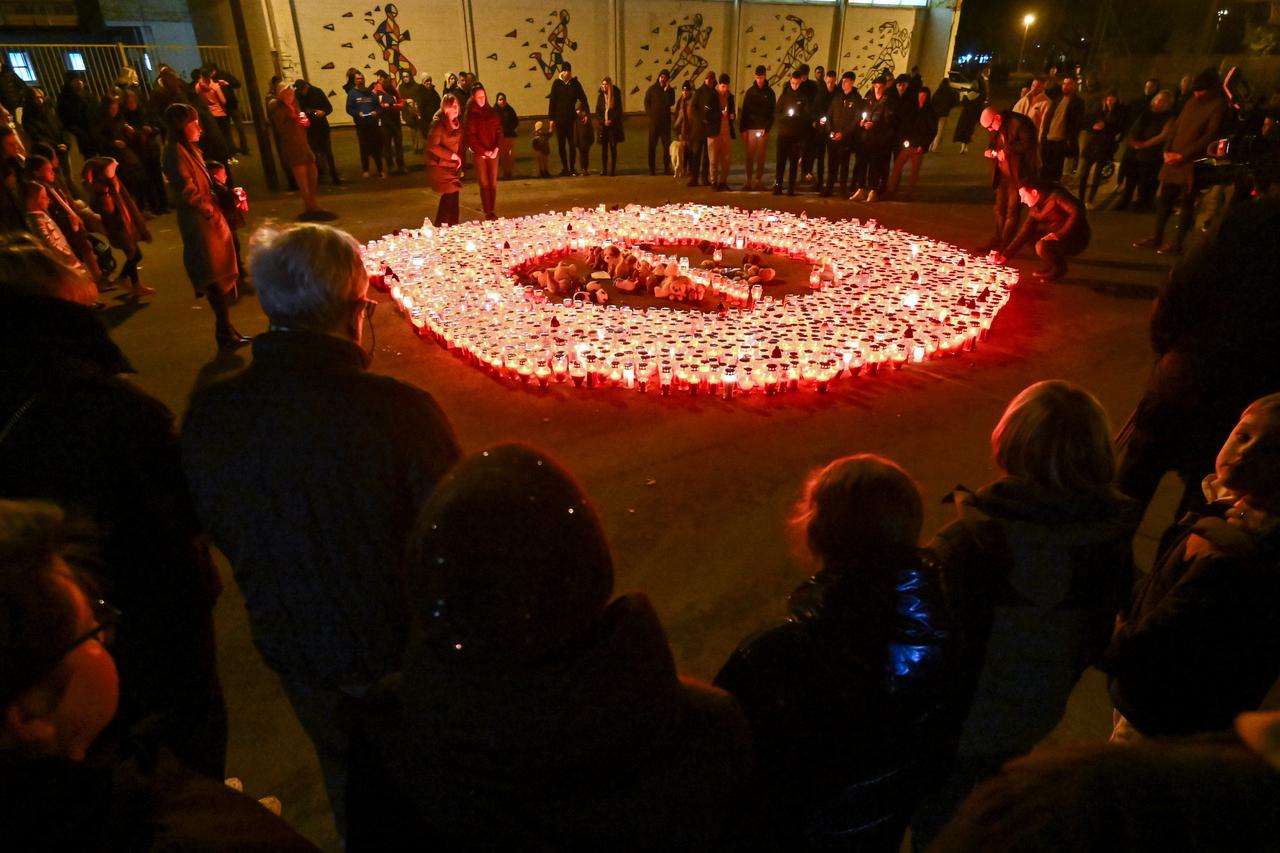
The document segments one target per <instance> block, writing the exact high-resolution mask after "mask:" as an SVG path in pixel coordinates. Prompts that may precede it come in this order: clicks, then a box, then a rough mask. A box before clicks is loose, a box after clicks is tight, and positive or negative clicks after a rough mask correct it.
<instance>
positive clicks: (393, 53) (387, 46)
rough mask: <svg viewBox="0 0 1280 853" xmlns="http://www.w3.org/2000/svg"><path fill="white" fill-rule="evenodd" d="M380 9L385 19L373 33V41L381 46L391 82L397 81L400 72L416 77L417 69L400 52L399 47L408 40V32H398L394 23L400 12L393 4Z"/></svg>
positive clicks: (398, 27)
mask: <svg viewBox="0 0 1280 853" xmlns="http://www.w3.org/2000/svg"><path fill="white" fill-rule="evenodd" d="M382 9H383V11H384V12H385V13H386V16H387V17H386V20H384V21H383V22H382V23H381V24H378V28H377V29H376V30H374V31H373V39H374V41H376V42H377V43H378V44H380V45H381V46H382V58H383V59H385V60H386V62H387V71H389V72H390V73H391V77H392V79H393V80H394V79H399V76H400V72H401V71H408V72H409V73H410V74H411V75H412V76H414V77H417V76H418V67H417V66H416V65H414V64H413V60H412V59H410V58H409V57H407V56H405V55H404V53H403V52H402V51H401V50H400V45H401V44H403V43H404V42H407V41H408V40H409V31H408V30H405V31H404V32H400V24H399V23H398V22H397V21H396V18H397V17H399V15H400V10H399V9H398V8H396V4H395V3H388V4H387V5H385V6H383V7H382Z"/></svg>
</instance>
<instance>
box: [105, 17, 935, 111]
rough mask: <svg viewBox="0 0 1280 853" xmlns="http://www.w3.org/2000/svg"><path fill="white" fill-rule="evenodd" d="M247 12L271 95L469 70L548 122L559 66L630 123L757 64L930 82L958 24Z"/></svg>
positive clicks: (931, 20) (202, 29)
mask: <svg viewBox="0 0 1280 853" xmlns="http://www.w3.org/2000/svg"><path fill="white" fill-rule="evenodd" d="M123 1H124V0H121V2H123ZM168 1H169V0H141V2H168ZM243 2H244V3H245V15H246V19H247V23H248V26H249V29H250V39H251V42H252V43H253V47H254V52H255V57H256V61H257V62H258V64H259V69H258V73H259V77H260V78H261V79H262V81H263V83H264V84H265V80H266V78H267V77H269V76H270V75H271V74H272V73H275V70H276V68H277V67H278V68H279V69H280V70H282V71H283V73H284V74H285V75H286V76H304V75H305V76H306V77H307V78H308V79H309V80H310V81H311V82H312V84H313V85H318V86H320V87H321V88H323V89H324V90H325V91H326V92H329V93H334V94H336V95H338V96H340V95H341V92H342V83H343V82H344V80H345V72H346V69H347V68H348V67H355V68H359V69H361V70H363V71H364V72H365V74H366V76H371V75H372V74H373V73H374V72H375V71H377V70H379V69H386V70H388V71H395V70H397V69H399V68H408V69H412V70H413V71H414V72H415V73H416V75H417V76H418V78H419V79H420V78H421V76H422V74H424V73H427V72H430V73H431V74H432V76H433V77H434V78H435V82H436V85H437V87H438V88H443V84H444V77H445V74H446V73H447V72H448V71H450V70H458V69H462V68H470V69H473V70H474V71H476V72H477V74H478V75H479V77H480V79H481V80H482V81H483V82H484V83H485V86H486V87H487V88H488V89H489V90H490V92H491V94H496V93H497V92H499V91H502V92H506V94H507V97H508V99H509V100H510V101H511V104H512V106H514V107H515V109H516V111H517V112H518V113H520V114H521V115H537V114H540V113H541V112H542V111H543V110H545V108H546V95H547V92H548V90H549V89H550V86H551V80H552V78H553V77H554V75H555V72H556V69H557V68H558V67H559V63H560V62H562V61H567V62H570V63H572V65H573V70H574V73H575V74H576V75H577V76H578V77H580V78H581V80H582V84H583V87H584V88H585V89H586V90H587V93H588V96H589V97H591V98H592V99H594V94H593V93H594V92H595V90H596V89H597V87H598V85H599V82H600V79H601V78H602V77H604V76H605V75H608V76H611V77H612V78H613V79H614V82H615V83H617V84H618V86H619V88H620V90H621V91H622V93H623V97H624V106H625V108H626V109H627V110H628V111H631V112H635V111H639V110H640V109H641V106H642V99H643V93H644V91H645V89H647V88H648V86H649V85H650V84H651V83H652V82H653V81H654V80H655V79H656V78H657V74H658V72H659V71H660V70H662V69H663V68H668V69H671V70H672V71H673V77H674V82H675V83H676V85H677V86H678V85H679V83H680V82H681V81H683V80H686V79H693V78H695V77H697V76H700V75H701V74H702V73H703V72H705V71H708V70H710V71H715V72H717V73H719V72H723V71H728V73H729V74H730V76H731V77H732V78H733V89H734V90H735V91H741V90H742V89H743V88H745V87H746V85H747V83H748V82H749V81H750V79H751V72H752V70H753V69H754V68H755V66H756V65H764V66H766V67H767V68H768V69H769V71H770V75H771V79H774V80H776V81H778V82H779V83H781V82H782V81H785V79H786V78H787V77H788V76H789V75H790V73H791V71H792V69H793V68H794V67H795V66H797V65H799V64H801V63H807V64H809V65H810V66H815V67H816V66H818V65H823V66H831V65H833V64H834V65H835V67H837V68H838V69H840V70H844V69H852V70H854V71H856V72H857V73H858V76H859V79H865V78H866V77H867V76H868V75H869V74H870V73H871V72H873V71H877V70H879V69H881V68H889V69H891V70H892V71H893V72H894V73H900V72H902V71H906V70H907V69H908V68H909V67H910V65H911V64H913V63H917V62H918V63H919V64H920V65H921V66H922V68H923V69H924V70H925V74H926V79H928V80H929V82H930V83H931V84H932V83H934V82H936V81H935V80H934V79H933V78H935V77H940V76H941V74H942V72H943V70H944V69H945V68H946V67H947V64H948V62H949V59H950V46H951V37H952V35H953V26H952V23H953V19H954V18H955V17H956V16H958V14H959V13H958V12H953V11H952V10H951V9H950V8H949V7H950V5H953V4H951V3H949V2H948V3H939V4H935V5H936V8H930V9H922V8H910V7H869V6H848V7H847V8H846V13H845V18H844V26H843V28H841V27H840V18H839V13H838V9H837V6H836V3H834V2H790V3H786V2H743V1H742V0H740V2H736V3H735V2H733V0H559V1H558V2H557V3H555V4H553V6H554V8H553V6H552V5H544V4H538V3H535V2H534V0H438V2H431V3H407V2H406V3H401V4H394V3H393V4H382V5H379V4H377V3H370V5H368V6H354V5H352V4H351V2H350V0H243ZM190 4H191V9H192V14H193V16H194V17H195V18H196V19H197V21H198V22H199V23H198V25H197V30H198V32H199V35H200V38H201V41H202V42H207V41H209V40H211V39H216V40H217V41H218V42H221V43H234V36H233V34H231V33H230V26H229V18H228V16H227V15H226V14H225V4H226V0H190ZM841 33H843V40H841V38H840V37H841ZM838 42H839V44H838V45H837V43H838ZM335 119H336V120H337V121H338V122H339V123H341V122H343V121H345V120H346V117H345V116H337V115H335Z"/></svg>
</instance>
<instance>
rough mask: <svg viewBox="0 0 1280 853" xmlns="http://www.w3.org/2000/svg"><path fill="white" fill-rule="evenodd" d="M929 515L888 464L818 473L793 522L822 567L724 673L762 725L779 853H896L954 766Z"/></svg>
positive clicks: (858, 463)
mask: <svg viewBox="0 0 1280 853" xmlns="http://www.w3.org/2000/svg"><path fill="white" fill-rule="evenodd" d="M923 516H924V510H923V505H922V502H921V499H920V491H919V489H918V488H917V487H916V484H915V483H914V482H913V481H912V480H911V478H910V476H909V475H907V473H906V472H905V471H903V470H902V469H901V468H899V467H898V466H897V465H896V464H894V463H893V462H891V461H889V460H887V459H882V458H881V457H878V456H873V455H870V454H859V455H856V456H848V457H845V458H843V459H837V460H835V461H834V462H832V463H830V464H829V465H827V466H825V467H823V468H821V469H819V470H818V471H816V472H814V474H813V475H812V476H810V478H809V481H808V484H807V485H806V487H805V492H804V496H803V497H802V498H801V500H800V503H799V504H798V505H797V507H796V511H795V513H794V515H793V521H792V526H793V529H794V530H795V533H796V536H797V538H798V539H799V540H801V541H803V543H804V549H805V550H806V551H807V552H808V553H809V554H810V555H812V557H813V559H815V560H816V561H817V562H818V563H819V564H820V565H821V569H820V571H819V572H818V573H817V574H816V575H814V576H813V577H811V578H810V579H809V580H807V581H805V583H803V584H801V585H800V586H799V587H798V588H797V589H796V590H795V592H793V593H792V594H791V597H790V599H789V600H788V611H789V615H788V618H787V620H786V621H785V622H783V623H781V624H780V625H776V626H774V627H772V628H769V629H767V630H765V631H763V632H761V633H759V634H756V635H755V636H754V637H751V638H749V639H748V640H746V641H745V642H743V643H742V645H740V646H739V647H738V649H737V651H735V652H734V653H733V655H732V656H731V657H730V658H729V661H728V662H727V663H726V664H725V665H724V668H723V669H721V670H720V674H719V675H718V676H716V686H717V687H722V688H724V689H726V690H728V691H729V692H730V693H732V694H733V695H734V697H735V698H737V699H738V701H739V702H741V703H742V706H743V708H744V710H745V711H746V713H747V719H748V720H749V721H750V722H751V730H752V734H753V736H754V740H755V743H756V748H757V750H758V754H759V758H760V771H761V776H762V777H763V778H764V779H765V780H767V781H766V784H767V785H768V789H769V790H768V801H769V803H770V814H771V817H772V820H773V824H774V826H773V833H772V834H773V837H774V839H775V841H776V843H777V844H778V845H779V847H778V849H787V850H802V849H810V850H829V849H856V850H860V851H886V853H897V850H898V847H899V844H900V843H901V840H902V835H903V832H904V831H905V830H906V826H907V821H908V819H909V818H910V816H911V812H912V809H913V807H914V805H915V801H916V799H917V797H918V796H919V794H920V792H921V790H922V789H923V788H924V787H925V786H926V785H927V784H929V782H930V781H932V777H934V776H935V775H936V774H937V773H938V772H939V771H940V770H941V769H942V768H943V767H944V766H945V753H944V750H943V749H942V746H943V744H944V742H945V734H946V731H947V726H946V721H947V719H948V717H949V715H950V714H951V713H952V712H951V708H950V706H949V702H950V701H951V700H953V699H954V692H953V687H954V684H955V680H954V679H953V677H952V674H953V671H954V670H953V666H952V663H953V662H952V660H951V659H950V657H949V656H950V653H951V649H950V639H951V635H950V632H949V630H948V627H947V624H946V609H945V606H944V604H943V601H942V592H941V588H940V584H939V577H938V570H937V565H936V564H935V563H933V562H932V561H931V560H930V559H929V558H928V556H927V555H926V554H924V553H923V552H921V551H920V549H919V544H918V543H919V536H920V527H921V522H922V519H923Z"/></svg>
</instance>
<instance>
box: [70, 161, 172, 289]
mask: <svg viewBox="0 0 1280 853" xmlns="http://www.w3.org/2000/svg"><path fill="white" fill-rule="evenodd" d="M84 184H85V189H86V190H87V191H88V193H89V206H90V207H91V208H93V212H94V213H96V214H98V216H100V217H101V218H102V225H103V228H104V230H105V231H106V235H107V239H108V240H110V241H111V246H112V248H114V249H118V250H120V251H121V252H123V253H124V266H123V267H121V269H120V276H119V278H118V279H117V280H118V281H128V282H129V288H130V295H131V296H132V297H133V298H134V299H138V298H139V297H142V296H150V295H151V294H153V293H155V292H156V291H155V288H154V287H148V286H147V285H145V284H143V283H142V282H141V280H140V279H139V278H138V266H139V264H141V263H142V248H141V246H140V245H139V244H140V243H150V242H151V231H150V230H148V228H147V221H146V217H144V216H143V215H142V211H140V210H138V206H137V205H136V204H135V203H134V201H133V196H131V195H130V194H129V189H128V188H127V187H126V186H125V185H124V184H122V183H121V182H120V178H119V177H118V176H117V175H116V161H115V160H113V159H112V158H110V157H90V158H89V159H88V160H87V161H86V162H85V164H84Z"/></svg>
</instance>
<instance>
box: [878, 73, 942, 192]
mask: <svg viewBox="0 0 1280 853" xmlns="http://www.w3.org/2000/svg"><path fill="white" fill-rule="evenodd" d="M913 97H914V98H915V99H916V108H915V109H913V110H911V111H910V112H909V113H907V114H906V116H905V117H904V118H903V120H902V125H901V127H900V129H899V133H900V135H901V142H900V144H899V146H898V153H897V157H896V158H895V160H894V163H893V175H892V177H890V178H889V190H888V193H887V194H888V195H889V196H890V197H893V196H896V195H897V194H898V184H899V182H901V180H902V170H903V168H904V167H905V166H906V165H907V163H908V162H909V163H910V164H911V183H910V184H909V185H908V186H907V198H906V200H907V201H910V200H911V195H912V194H913V193H914V192H915V190H916V181H917V180H919V178H920V164H921V163H922V162H924V155H925V152H927V151H929V150H931V146H932V145H933V138H934V137H935V136H937V135H938V114H937V113H936V112H934V110H933V107H932V106H931V105H930V103H929V99H930V97H931V93H930V91H929V87H928V86H922V87H921V88H920V89H919V91H917V92H916V93H915V94H914V95H913Z"/></svg>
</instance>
